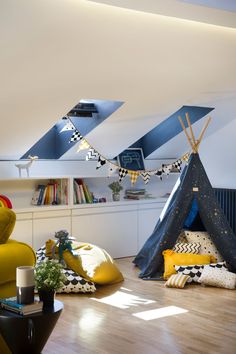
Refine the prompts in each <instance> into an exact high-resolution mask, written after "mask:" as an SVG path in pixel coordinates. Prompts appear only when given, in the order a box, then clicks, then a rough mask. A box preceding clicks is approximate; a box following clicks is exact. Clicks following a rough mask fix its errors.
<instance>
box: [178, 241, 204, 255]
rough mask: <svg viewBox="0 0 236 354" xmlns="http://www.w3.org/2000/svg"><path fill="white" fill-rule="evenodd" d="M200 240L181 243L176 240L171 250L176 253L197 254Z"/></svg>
mask: <svg viewBox="0 0 236 354" xmlns="http://www.w3.org/2000/svg"><path fill="white" fill-rule="evenodd" d="M200 248H201V244H200V242H192V243H182V242H177V243H176V244H175V246H174V248H173V251H175V252H178V253H193V254H198V253H199V252H200Z"/></svg>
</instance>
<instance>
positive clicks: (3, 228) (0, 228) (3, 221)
mask: <svg viewBox="0 0 236 354" xmlns="http://www.w3.org/2000/svg"><path fill="white" fill-rule="evenodd" d="M15 222H16V214H15V213H14V211H13V210H11V209H8V208H0V243H5V242H7V240H8V238H9V237H10V235H11V233H12V231H13V229H14V226H15Z"/></svg>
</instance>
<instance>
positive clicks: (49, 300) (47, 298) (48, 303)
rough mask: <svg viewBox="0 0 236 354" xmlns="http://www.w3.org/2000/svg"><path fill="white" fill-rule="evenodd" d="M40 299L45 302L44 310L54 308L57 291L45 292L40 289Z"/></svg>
mask: <svg viewBox="0 0 236 354" xmlns="http://www.w3.org/2000/svg"><path fill="white" fill-rule="evenodd" d="M38 293H39V299H40V301H42V302H43V308H44V309H45V308H50V307H53V306H54V297H55V291H54V290H43V289H39V290H38Z"/></svg>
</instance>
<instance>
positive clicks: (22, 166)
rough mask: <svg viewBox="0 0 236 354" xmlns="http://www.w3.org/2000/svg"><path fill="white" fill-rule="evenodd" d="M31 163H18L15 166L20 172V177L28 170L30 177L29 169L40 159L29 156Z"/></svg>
mask: <svg viewBox="0 0 236 354" xmlns="http://www.w3.org/2000/svg"><path fill="white" fill-rule="evenodd" d="M28 157H29V159H30V161H29V162H26V163H17V164H15V166H16V167H17V168H18V170H19V177H21V170H26V172H27V177H29V169H30V166H31V165H32V163H33V161H35V160H37V159H38V156H31V155H29V156H28Z"/></svg>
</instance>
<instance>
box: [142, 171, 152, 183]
mask: <svg viewBox="0 0 236 354" xmlns="http://www.w3.org/2000/svg"><path fill="white" fill-rule="evenodd" d="M141 176H142V179H143V180H144V183H145V184H148V182H149V180H150V177H151V175H150V172H142V173H141Z"/></svg>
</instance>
